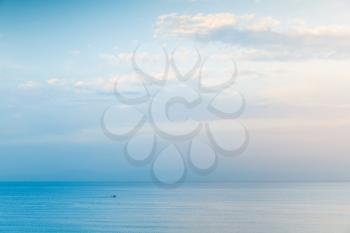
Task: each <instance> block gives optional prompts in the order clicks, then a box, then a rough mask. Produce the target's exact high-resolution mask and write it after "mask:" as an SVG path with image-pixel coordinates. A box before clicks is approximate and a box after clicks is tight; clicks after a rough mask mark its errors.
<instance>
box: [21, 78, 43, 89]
mask: <svg viewBox="0 0 350 233" xmlns="http://www.w3.org/2000/svg"><path fill="white" fill-rule="evenodd" d="M37 87H39V83H37V82H35V81H32V80H30V81H25V82H23V83H20V84H19V85H18V86H17V88H18V89H20V90H31V89H35V88H37Z"/></svg>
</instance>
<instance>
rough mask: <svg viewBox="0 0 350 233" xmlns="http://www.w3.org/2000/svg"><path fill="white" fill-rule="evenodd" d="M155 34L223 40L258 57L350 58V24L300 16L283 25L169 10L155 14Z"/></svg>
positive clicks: (251, 16)
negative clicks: (313, 23)
mask: <svg viewBox="0 0 350 233" xmlns="http://www.w3.org/2000/svg"><path fill="white" fill-rule="evenodd" d="M155 36H157V37H164V36H170V37H178V38H187V39H193V40H196V41H201V42H222V43H224V44H227V45H230V46H239V47H241V48H244V49H247V48H248V49H255V50H258V51H259V52H258V53H257V54H256V57H255V58H257V59H259V58H264V59H269V58H270V59H279V60H280V59H303V58H327V59H328V58H337V59H342V58H349V57H350V46H349V43H348V42H349V40H350V26H346V25H321V26H309V25H307V24H306V23H305V22H304V21H303V20H301V19H297V20H293V21H292V22H291V23H288V24H282V23H281V22H280V21H278V20H276V19H274V18H272V17H270V16H266V17H257V16H256V15H254V14H247V15H234V14H231V13H216V14H207V15H205V14H195V15H179V14H176V13H172V14H166V15H161V16H159V17H158V19H157V22H156V28H155ZM259 53H260V54H262V56H261V55H260V54H259Z"/></svg>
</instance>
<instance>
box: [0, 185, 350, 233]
mask: <svg viewBox="0 0 350 233" xmlns="http://www.w3.org/2000/svg"><path fill="white" fill-rule="evenodd" d="M114 194H115V195H116V198H112V195H114ZM0 232H5V233H11V232H45V233H49V232H63V233H69V232H91V233H92V232H93V233H94V232H96V233H103V232H135V233H136V232H137V233H140V232H152V233H155V232H186V233H191V232H198V233H199V232H200V233H206V232H210V233H221V232H230V233H350V184H347V183H261V184H257V183H235V184H186V185H184V186H182V187H180V188H176V189H161V188H158V187H156V186H153V185H152V184H141V183H134V184H118V183H0Z"/></svg>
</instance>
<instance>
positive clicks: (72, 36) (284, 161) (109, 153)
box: [0, 0, 350, 181]
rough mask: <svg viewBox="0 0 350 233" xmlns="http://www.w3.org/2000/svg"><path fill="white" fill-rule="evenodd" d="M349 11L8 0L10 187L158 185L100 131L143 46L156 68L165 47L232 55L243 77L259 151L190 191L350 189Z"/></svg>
mask: <svg viewBox="0 0 350 233" xmlns="http://www.w3.org/2000/svg"><path fill="white" fill-rule="evenodd" d="M349 8H350V4H349V3H348V2H347V1H342V0H338V1H330V0H329V1H326V0H323V1H317V2H316V1H307V2H306V1H297V0H289V1H278V2H277V1H265V0H254V1H209V0H206V1H204V0H203V1H202V0H197V1H172V0H164V1H6V0H3V1H0V81H1V85H0V161H1V163H0V180H118V181H132V180H135V181H138V180H145V181H149V180H150V178H149V170H150V168H149V165H148V166H146V167H141V166H136V167H135V166H132V165H130V164H129V163H128V161H127V160H126V159H125V157H124V156H123V150H122V146H121V145H120V144H118V143H116V142H114V141H111V140H109V139H108V138H107V137H105V136H104V135H103V132H102V131H101V129H100V124H99V121H100V117H101V115H102V112H103V111H104V109H105V108H106V107H107V106H109V105H111V104H113V103H114V102H115V97H114V96H113V94H112V85H113V82H114V80H115V79H118V78H124V79H126V80H128V79H130V80H132V79H133V77H134V76H133V74H132V69H131V66H130V53H131V52H132V51H133V49H134V48H135V47H136V46H137V45H138V44H142V45H143V47H142V49H143V53H144V55H143V56H144V58H143V59H144V60H146V62H147V59H149V60H152V59H153V58H154V59H156V60H157V58H158V57H157V56H158V55H159V54H160V56H161V52H160V50H159V48H158V50H157V48H156V49H155V47H157V43H160V44H165V45H166V46H167V47H168V48H169V50H171V49H172V48H174V47H175V46H176V45H178V44H182V45H184V46H185V47H186V46H187V47H190V46H191V45H194V46H196V47H197V48H199V50H200V51H201V52H202V53H203V54H204V55H208V54H211V53H213V52H216V54H219V56H218V57H219V58H221V59H226V58H227V57H232V56H233V57H234V58H235V60H236V61H237V62H238V64H239V70H240V72H241V73H240V74H241V76H240V77H241V79H239V84H240V85H241V89H242V90H243V92H244V94H245V96H246V98H247V109H246V112H245V113H244V114H243V116H242V121H244V122H245V125H246V126H247V128H248V129H249V132H250V134H251V142H250V145H249V147H248V149H247V151H245V152H244V154H242V155H241V156H240V157H237V158H234V159H232V158H226V157H223V158H220V161H219V163H218V168H217V170H216V171H215V172H213V174H211V175H210V176H201V175H196V174H192V173H190V175H189V177H190V180H348V179H349V178H350V172H348V169H347V166H346V164H349V162H350V159H349V158H348V156H347V152H348V151H349V149H350V148H349V146H348V143H347V141H346V139H347V138H348V132H349V129H350V122H349V120H348V119H349V113H350V111H349V104H348V103H349V100H350V96H349V94H348V90H347V88H346V87H348V86H349V84H350V83H349V75H350V71H349V70H348V67H349V65H350V60H349V58H350V46H349V45H348V41H349V39H350V16H349V14H348V10H349ZM155 44H156V45H155ZM145 58H146V59H145ZM181 62H182V64H183V65H185V66H186V64H188V62H187V61H186V60H184V61H180V63H181ZM212 65H213V67H214V68H215V69H220V64H219V62H218V63H213V64H212ZM146 67H147V64H146ZM147 68H148V70H150V72H154V73H157V72H159V67H158V66H153V65H150V66H148V67H147ZM211 81H212V80H211ZM128 91H129V90H128ZM119 123H120V124H119ZM124 124H126V123H125V122H124V121H122V122H118V123H117V125H116V127H124ZM140 150H142V145H141V146H140Z"/></svg>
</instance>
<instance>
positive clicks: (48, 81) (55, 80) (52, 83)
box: [46, 78, 60, 85]
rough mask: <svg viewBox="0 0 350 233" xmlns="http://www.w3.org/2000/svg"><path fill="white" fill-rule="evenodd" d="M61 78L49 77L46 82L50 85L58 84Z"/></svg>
mask: <svg viewBox="0 0 350 233" xmlns="http://www.w3.org/2000/svg"><path fill="white" fill-rule="evenodd" d="M59 81H60V80H59V79H57V78H52V79H48V80H47V81H46V82H47V84H49V85H56V84H58V83H59Z"/></svg>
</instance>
